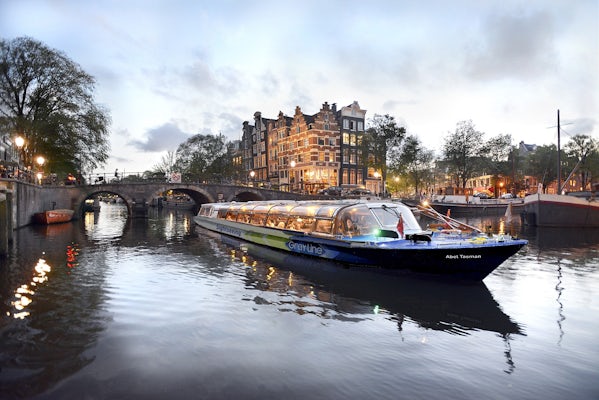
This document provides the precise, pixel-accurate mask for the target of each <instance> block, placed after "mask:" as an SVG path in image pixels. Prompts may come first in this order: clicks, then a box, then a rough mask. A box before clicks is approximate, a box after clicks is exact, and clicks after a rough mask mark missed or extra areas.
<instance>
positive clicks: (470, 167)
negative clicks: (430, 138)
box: [443, 121, 485, 188]
mask: <svg viewBox="0 0 599 400" xmlns="http://www.w3.org/2000/svg"><path fill="white" fill-rule="evenodd" d="M483 135H484V134H483V133H482V132H479V131H477V130H476V129H474V125H473V124H472V121H461V122H458V123H457V124H456V130H455V132H453V133H450V134H449V136H447V137H446V138H445V143H444V144H443V157H444V161H445V163H444V164H445V166H446V167H447V170H448V172H449V173H450V174H451V175H453V177H454V179H455V180H456V184H457V186H458V187H460V186H461V187H462V188H465V187H466V182H467V181H468V179H470V178H472V177H473V176H474V173H475V172H476V171H477V169H478V168H479V166H480V159H481V156H482V155H483V154H484V151H485V143H484V141H483Z"/></svg>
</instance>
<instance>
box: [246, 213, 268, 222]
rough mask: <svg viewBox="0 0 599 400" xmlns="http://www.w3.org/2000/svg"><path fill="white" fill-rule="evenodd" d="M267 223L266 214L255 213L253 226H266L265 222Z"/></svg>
mask: <svg viewBox="0 0 599 400" xmlns="http://www.w3.org/2000/svg"><path fill="white" fill-rule="evenodd" d="M265 221H266V214H265V213H261V212H260V213H254V214H253V215H252V219H251V222H250V223H251V224H252V225H264V222H265Z"/></svg>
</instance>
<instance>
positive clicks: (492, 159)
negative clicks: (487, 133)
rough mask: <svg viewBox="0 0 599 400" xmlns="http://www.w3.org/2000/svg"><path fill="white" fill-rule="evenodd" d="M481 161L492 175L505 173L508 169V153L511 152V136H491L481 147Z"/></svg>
mask: <svg viewBox="0 0 599 400" xmlns="http://www.w3.org/2000/svg"><path fill="white" fill-rule="evenodd" d="M481 150H482V154H484V156H482V157H481V158H482V159H483V160H484V161H483V163H484V165H485V167H486V168H487V170H488V171H490V172H491V174H493V175H507V174H508V173H509V171H510V165H509V161H510V155H511V153H512V136H511V135H509V134H505V135H503V134H501V135H497V136H495V137H492V138H491V139H489V140H488V141H486V142H485V144H484V145H483V147H482V149H481Z"/></svg>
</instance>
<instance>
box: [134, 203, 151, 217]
mask: <svg viewBox="0 0 599 400" xmlns="http://www.w3.org/2000/svg"><path fill="white" fill-rule="evenodd" d="M149 208H150V206H149V204H148V202H147V201H146V199H141V200H139V199H133V201H132V202H131V216H132V217H134V218H136V217H137V218H146V217H147V216H148V209H149Z"/></svg>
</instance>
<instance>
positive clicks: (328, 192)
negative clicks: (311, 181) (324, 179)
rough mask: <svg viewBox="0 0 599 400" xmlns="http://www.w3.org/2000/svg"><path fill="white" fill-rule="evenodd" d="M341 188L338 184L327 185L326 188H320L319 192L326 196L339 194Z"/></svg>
mask: <svg viewBox="0 0 599 400" xmlns="http://www.w3.org/2000/svg"><path fill="white" fill-rule="evenodd" d="M342 192H343V190H342V189H341V187H340V186H329V187H328V188H326V189H322V190H321V191H320V192H319V193H320V194H324V195H327V196H341V193H342Z"/></svg>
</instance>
